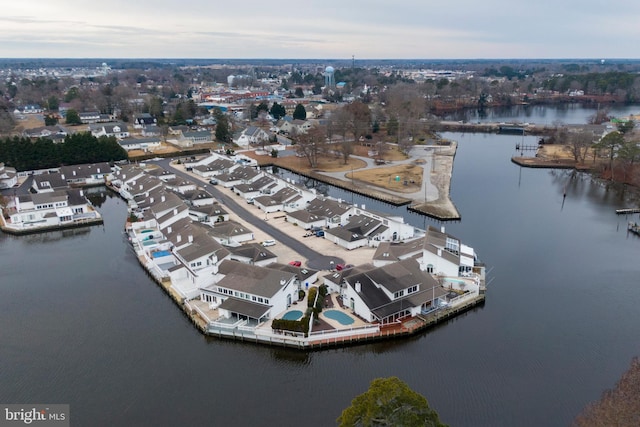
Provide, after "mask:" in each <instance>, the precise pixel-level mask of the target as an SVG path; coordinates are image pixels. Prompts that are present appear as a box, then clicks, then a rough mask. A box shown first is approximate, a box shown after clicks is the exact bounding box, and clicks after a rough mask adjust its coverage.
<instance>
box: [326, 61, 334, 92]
mask: <svg viewBox="0 0 640 427" xmlns="http://www.w3.org/2000/svg"><path fill="white" fill-rule="evenodd" d="M334 74H335V70H334V69H333V67H332V66H331V65H329V66H328V67H327V68H325V69H324V85H325V87H327V88H331V87H334V86H335V85H336V79H335V77H334Z"/></svg>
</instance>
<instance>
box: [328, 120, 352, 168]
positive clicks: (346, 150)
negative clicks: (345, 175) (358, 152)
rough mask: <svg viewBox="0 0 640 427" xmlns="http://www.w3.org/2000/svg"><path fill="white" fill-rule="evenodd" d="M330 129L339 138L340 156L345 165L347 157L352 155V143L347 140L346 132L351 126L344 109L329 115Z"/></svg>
mask: <svg viewBox="0 0 640 427" xmlns="http://www.w3.org/2000/svg"><path fill="white" fill-rule="evenodd" d="M331 119H332V127H333V128H334V130H335V131H336V132H338V133H339V134H340V136H341V139H340V154H341V155H342V160H343V161H344V164H345V165H346V164H347V163H348V162H349V156H351V155H352V154H353V144H354V141H353V140H351V139H347V132H348V131H349V127H350V124H351V114H350V112H349V111H348V110H346V109H345V107H342V108H338V109H337V110H335V111H334V112H333V113H332V114H331Z"/></svg>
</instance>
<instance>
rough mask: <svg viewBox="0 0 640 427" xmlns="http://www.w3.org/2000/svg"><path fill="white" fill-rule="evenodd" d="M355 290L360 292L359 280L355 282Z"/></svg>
mask: <svg viewBox="0 0 640 427" xmlns="http://www.w3.org/2000/svg"><path fill="white" fill-rule="evenodd" d="M355 288H356V292H358V293H360V292H362V285H361V284H360V282H356V286H355Z"/></svg>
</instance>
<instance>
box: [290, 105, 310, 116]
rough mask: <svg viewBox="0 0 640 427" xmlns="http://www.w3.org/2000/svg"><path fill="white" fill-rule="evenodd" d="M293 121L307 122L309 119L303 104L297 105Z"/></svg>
mask: <svg viewBox="0 0 640 427" xmlns="http://www.w3.org/2000/svg"><path fill="white" fill-rule="evenodd" d="M293 119H294V120H306V119H307V110H306V109H305V108H304V105H302V104H298V105H296V109H295V110H293Z"/></svg>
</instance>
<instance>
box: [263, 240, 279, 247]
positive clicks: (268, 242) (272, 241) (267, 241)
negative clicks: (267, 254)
mask: <svg viewBox="0 0 640 427" xmlns="http://www.w3.org/2000/svg"><path fill="white" fill-rule="evenodd" d="M260 244H261V245H262V246H273V245H275V244H276V241H275V240H265V241H263V242H262V243H260Z"/></svg>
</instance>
